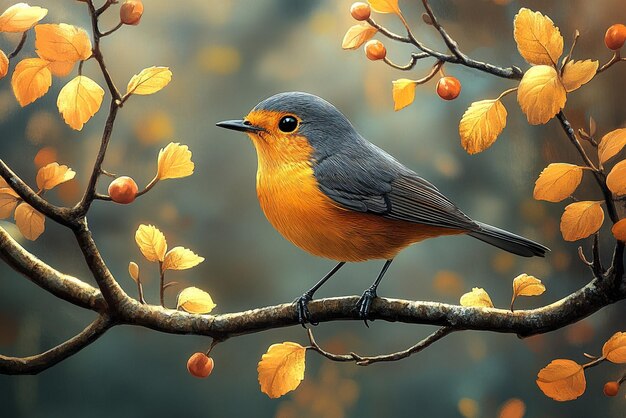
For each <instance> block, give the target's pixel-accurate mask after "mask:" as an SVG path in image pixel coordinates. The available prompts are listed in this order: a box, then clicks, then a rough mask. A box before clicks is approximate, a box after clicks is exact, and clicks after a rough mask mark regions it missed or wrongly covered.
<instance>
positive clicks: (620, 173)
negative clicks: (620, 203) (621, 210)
mask: <svg viewBox="0 0 626 418" xmlns="http://www.w3.org/2000/svg"><path fill="white" fill-rule="evenodd" d="M606 185H607V187H608V188H609V190H611V191H612V192H613V193H615V194H616V195H620V196H621V195H624V194H626V160H624V161H620V162H619V163H617V164H615V166H614V167H613V169H612V170H611V172H610V173H609V175H608V176H606Z"/></svg>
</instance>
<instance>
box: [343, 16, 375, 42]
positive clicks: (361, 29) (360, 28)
mask: <svg viewBox="0 0 626 418" xmlns="http://www.w3.org/2000/svg"><path fill="white" fill-rule="evenodd" d="M376 32H378V29H376V28H375V27H373V26H371V25H370V24H369V23H367V22H361V23H360V24H358V25H354V26H351V27H350V29H348V31H347V32H346V34H345V35H344V37H343V41H341V47H342V48H343V49H357V48H359V47H360V46H361V45H363V44H364V43H365V42H367V41H368V40H370V39H371V38H372V36H374V35H375V34H376Z"/></svg>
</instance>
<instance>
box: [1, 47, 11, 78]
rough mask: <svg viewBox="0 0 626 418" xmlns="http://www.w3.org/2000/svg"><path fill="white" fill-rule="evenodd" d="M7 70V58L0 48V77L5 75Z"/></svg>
mask: <svg viewBox="0 0 626 418" xmlns="http://www.w3.org/2000/svg"><path fill="white" fill-rule="evenodd" d="M8 72H9V58H8V57H7V55H6V54H5V53H4V51H2V50H0V78H4V77H6V75H7V73H8Z"/></svg>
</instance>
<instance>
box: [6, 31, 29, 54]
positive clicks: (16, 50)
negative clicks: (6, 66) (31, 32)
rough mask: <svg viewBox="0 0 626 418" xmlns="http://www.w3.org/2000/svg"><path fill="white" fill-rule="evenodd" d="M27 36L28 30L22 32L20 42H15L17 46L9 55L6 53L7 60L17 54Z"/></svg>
mask: <svg viewBox="0 0 626 418" xmlns="http://www.w3.org/2000/svg"><path fill="white" fill-rule="evenodd" d="M27 37H28V31H25V32H24V33H22V37H21V38H20V42H19V43H18V44H17V46H16V47H15V49H14V50H13V52H11V53H10V54H9V55H7V58H8V59H9V60H10V59H11V58H13V57H15V56H16V55H17V54H19V53H20V51H21V50H22V48H24V44H25V43H26V38H27Z"/></svg>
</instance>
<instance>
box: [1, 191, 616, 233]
mask: <svg viewBox="0 0 626 418" xmlns="http://www.w3.org/2000/svg"><path fill="white" fill-rule="evenodd" d="M0 190H1V189H0ZM611 232H612V233H613V236H614V237H615V239H617V240H619V241H622V242H626V219H620V220H619V221H618V222H617V223H616V224H615V225H613V227H612V228H611Z"/></svg>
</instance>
